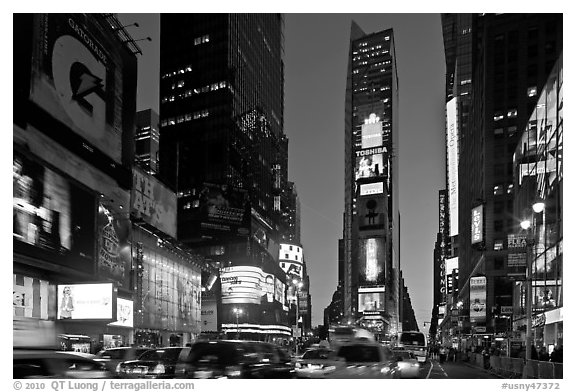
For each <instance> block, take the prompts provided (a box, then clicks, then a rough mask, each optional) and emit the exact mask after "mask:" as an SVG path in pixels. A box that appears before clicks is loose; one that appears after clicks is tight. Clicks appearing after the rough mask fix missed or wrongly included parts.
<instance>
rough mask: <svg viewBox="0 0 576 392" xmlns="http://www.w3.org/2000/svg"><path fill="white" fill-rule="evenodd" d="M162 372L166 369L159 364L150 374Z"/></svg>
mask: <svg viewBox="0 0 576 392" xmlns="http://www.w3.org/2000/svg"><path fill="white" fill-rule="evenodd" d="M164 372H166V368H165V367H164V365H162V364H161V363H159V364H158V365H156V366H154V369H153V370H152V374H164Z"/></svg>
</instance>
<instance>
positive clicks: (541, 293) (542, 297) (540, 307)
mask: <svg viewBox="0 0 576 392" xmlns="http://www.w3.org/2000/svg"><path fill="white" fill-rule="evenodd" d="M539 283H540V282H538V281H537V282H535V284H536V286H535V287H534V288H533V292H534V299H533V304H534V305H533V310H534V311H535V312H540V311H544V310H550V309H553V308H555V307H556V306H557V303H558V286H552V285H548V286H538V284H539ZM542 283H544V282H542Z"/></svg>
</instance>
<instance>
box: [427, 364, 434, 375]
mask: <svg viewBox="0 0 576 392" xmlns="http://www.w3.org/2000/svg"><path fill="white" fill-rule="evenodd" d="M432 368H434V361H432V360H430V370H428V375H427V376H426V379H428V377H430V373H432Z"/></svg>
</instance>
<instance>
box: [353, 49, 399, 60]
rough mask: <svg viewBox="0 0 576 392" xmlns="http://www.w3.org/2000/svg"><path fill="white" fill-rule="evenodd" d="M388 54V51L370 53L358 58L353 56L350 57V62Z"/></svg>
mask: <svg viewBox="0 0 576 392" xmlns="http://www.w3.org/2000/svg"><path fill="white" fill-rule="evenodd" d="M388 53H390V51H388V50H382V51H380V50H379V51H377V52H372V53H367V54H363V55H358V56H354V57H352V61H358V60H361V59H363V58H367V57H377V56H382V55H385V54H388Z"/></svg>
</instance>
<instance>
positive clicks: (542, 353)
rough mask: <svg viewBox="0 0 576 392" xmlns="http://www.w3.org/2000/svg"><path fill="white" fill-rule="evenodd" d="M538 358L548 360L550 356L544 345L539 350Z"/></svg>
mask: <svg viewBox="0 0 576 392" xmlns="http://www.w3.org/2000/svg"><path fill="white" fill-rule="evenodd" d="M538 360H539V361H544V362H548V361H549V360H550V356H549V355H548V352H547V351H546V349H545V348H544V347H541V348H540V352H539V353H538Z"/></svg>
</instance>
